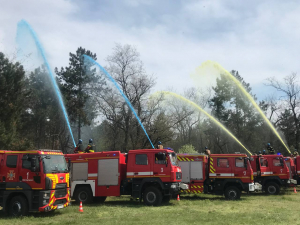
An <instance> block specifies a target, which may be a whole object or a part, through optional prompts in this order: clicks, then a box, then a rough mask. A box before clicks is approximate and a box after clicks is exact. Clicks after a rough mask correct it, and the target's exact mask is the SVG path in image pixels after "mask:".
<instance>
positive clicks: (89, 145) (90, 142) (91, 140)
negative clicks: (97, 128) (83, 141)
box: [84, 139, 95, 153]
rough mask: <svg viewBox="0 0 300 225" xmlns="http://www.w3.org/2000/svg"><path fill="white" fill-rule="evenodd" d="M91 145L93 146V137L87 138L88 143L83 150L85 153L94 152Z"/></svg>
mask: <svg viewBox="0 0 300 225" xmlns="http://www.w3.org/2000/svg"><path fill="white" fill-rule="evenodd" d="M93 147H94V145H93V139H90V140H89V144H88V146H87V147H86V149H85V150H84V152H86V153H93V152H95V151H94V149H93Z"/></svg>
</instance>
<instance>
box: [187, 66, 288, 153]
mask: <svg viewBox="0 0 300 225" xmlns="http://www.w3.org/2000/svg"><path fill="white" fill-rule="evenodd" d="M209 66H213V68H214V69H216V70H217V71H218V72H219V74H221V73H222V74H223V73H225V75H227V76H228V77H229V78H230V79H231V80H232V81H233V82H234V83H235V84H236V85H237V86H238V87H239V89H240V90H241V91H242V93H243V94H244V95H245V96H246V97H247V98H248V99H249V100H250V102H251V103H252V105H253V106H254V108H255V109H256V110H257V111H258V112H259V114H260V115H261V116H262V118H263V119H264V120H265V121H266V123H267V124H268V125H269V127H270V128H271V130H272V131H273V132H274V134H275V135H276V136H277V137H278V139H279V140H280V141H281V143H282V144H283V145H284V147H285V148H286V149H287V151H288V152H289V153H291V152H290V150H289V148H288V147H287V146H286V144H285V143H284V141H283V140H282V138H281V137H280V135H279V134H278V132H277V131H276V129H275V127H274V126H273V124H272V123H271V122H270V121H269V120H268V118H267V117H266V115H265V114H264V113H263V111H262V110H261V109H260V107H259V106H258V105H257V104H256V102H255V100H254V99H253V97H252V96H251V95H250V94H249V93H248V92H247V91H246V89H245V88H244V87H243V85H242V84H241V83H240V82H239V81H238V79H236V78H235V77H234V76H233V75H232V74H231V73H229V72H228V71H227V70H226V69H224V68H223V67H222V66H221V65H219V64H218V63H216V62H213V61H210V60H208V61H206V62H204V63H202V64H201V66H200V67H198V68H197V69H196V72H199V71H200V73H201V72H202V71H204V72H205V71H207V69H208V67H209ZM195 75H197V73H196V74H194V75H193V74H192V75H191V77H192V78H194V79H195V78H196V77H195Z"/></svg>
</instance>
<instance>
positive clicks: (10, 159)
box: [6, 155, 18, 168]
mask: <svg viewBox="0 0 300 225" xmlns="http://www.w3.org/2000/svg"><path fill="white" fill-rule="evenodd" d="M17 161H18V156H17V155H8V156H7V158H6V166H7V167H10V168H16V167H17Z"/></svg>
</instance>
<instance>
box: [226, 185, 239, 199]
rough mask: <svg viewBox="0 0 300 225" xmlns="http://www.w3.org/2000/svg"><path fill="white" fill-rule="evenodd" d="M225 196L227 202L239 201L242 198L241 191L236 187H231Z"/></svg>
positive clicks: (227, 189)
mask: <svg viewBox="0 0 300 225" xmlns="http://www.w3.org/2000/svg"><path fill="white" fill-rule="evenodd" d="M224 194H225V198H226V199H227V200H238V199H240V198H241V191H240V189H238V188H237V187H235V186H230V187H228V188H226V190H225V193H224Z"/></svg>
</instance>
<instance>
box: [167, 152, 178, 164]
mask: <svg viewBox="0 0 300 225" xmlns="http://www.w3.org/2000/svg"><path fill="white" fill-rule="evenodd" d="M169 157H170V161H171V163H172V165H173V166H177V165H178V163H177V156H176V154H175V153H169Z"/></svg>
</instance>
